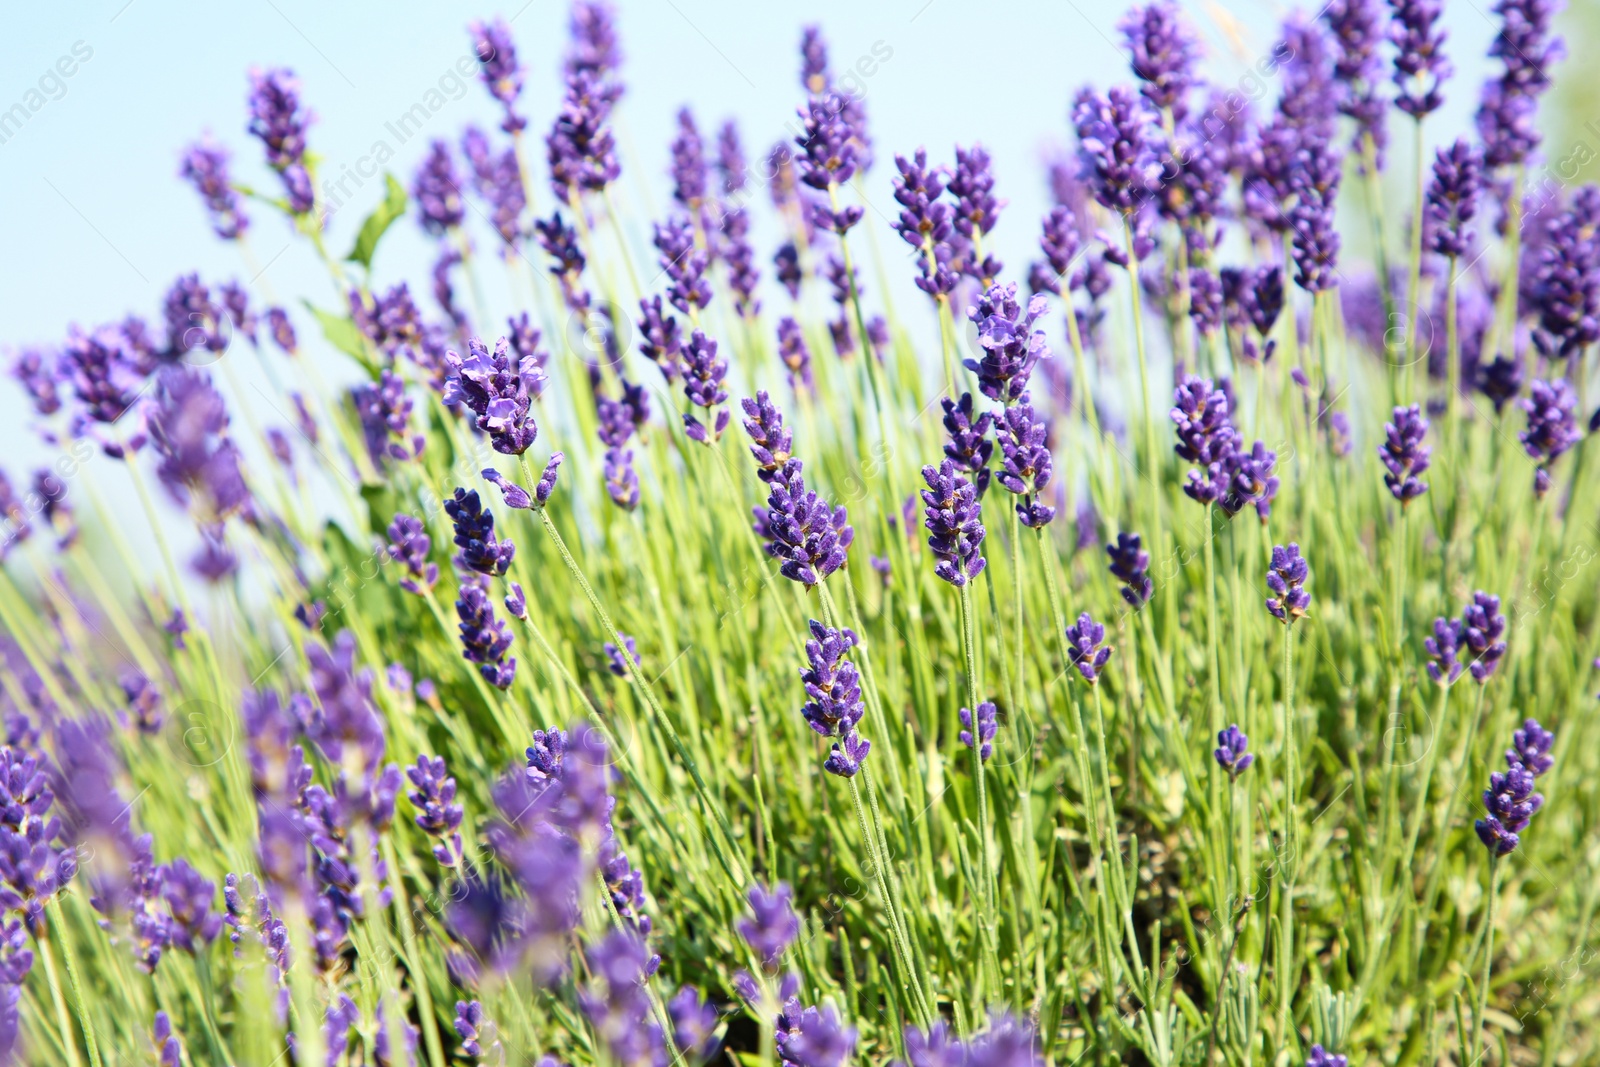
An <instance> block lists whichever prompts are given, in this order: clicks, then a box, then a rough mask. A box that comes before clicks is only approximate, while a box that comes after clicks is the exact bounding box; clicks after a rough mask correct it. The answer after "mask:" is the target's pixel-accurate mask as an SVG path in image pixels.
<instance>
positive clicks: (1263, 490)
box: [1185, 441, 1278, 524]
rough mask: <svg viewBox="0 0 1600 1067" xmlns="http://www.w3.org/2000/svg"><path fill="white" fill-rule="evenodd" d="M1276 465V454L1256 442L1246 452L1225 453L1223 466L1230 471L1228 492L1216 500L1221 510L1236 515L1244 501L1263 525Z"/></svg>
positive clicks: (1274, 487)
mask: <svg viewBox="0 0 1600 1067" xmlns="http://www.w3.org/2000/svg"><path fill="white" fill-rule="evenodd" d="M1277 464H1278V454H1277V453H1276V452H1273V451H1271V450H1269V449H1268V448H1267V446H1266V445H1265V444H1264V443H1262V442H1260V441H1257V442H1256V443H1255V444H1254V445H1252V446H1251V448H1250V451H1248V452H1243V451H1235V452H1234V453H1233V454H1232V455H1231V456H1229V457H1228V462H1227V464H1226V466H1227V468H1228V470H1229V471H1230V472H1231V473H1230V474H1229V478H1228V491H1227V493H1225V494H1223V497H1222V499H1221V501H1220V503H1221V505H1222V510H1223V511H1226V512H1227V513H1228V514H1229V515H1236V514H1238V513H1239V512H1240V511H1242V510H1244V507H1245V505H1247V504H1248V505H1250V506H1251V507H1254V508H1255V509H1256V514H1257V515H1259V516H1260V517H1261V521H1262V523H1263V524H1265V523H1266V521H1267V519H1268V517H1269V516H1270V515H1271V514H1272V498H1273V497H1275V496H1277V495H1278V476H1277V475H1276V474H1274V473H1273V471H1274V470H1275V469H1276V467H1277ZM1185 488H1187V487H1185Z"/></svg>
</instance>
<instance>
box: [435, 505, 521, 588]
mask: <svg viewBox="0 0 1600 1067" xmlns="http://www.w3.org/2000/svg"><path fill="white" fill-rule="evenodd" d="M444 510H445V514H446V515H449V516H450V521H451V522H453V523H454V524H455V543H456V545H457V547H459V548H460V549H461V552H460V553H459V554H458V555H457V556H456V565H457V566H459V567H461V568H462V569H463V570H469V571H477V572H478V573H479V574H485V575H488V576H490V577H493V576H495V575H503V574H505V572H506V570H507V569H508V568H509V567H510V566H511V559H512V557H513V556H515V555H516V552H517V546H516V545H514V544H512V542H511V540H510V539H509V538H507V539H506V540H504V541H497V540H496V539H495V536H494V515H493V514H491V513H490V512H489V511H488V510H487V509H486V508H484V506H483V504H482V503H481V502H480V501H479V499H478V491H477V490H476V489H460V488H458V489H457V490H456V492H455V496H454V498H453V499H450V500H446V501H445V502H444Z"/></svg>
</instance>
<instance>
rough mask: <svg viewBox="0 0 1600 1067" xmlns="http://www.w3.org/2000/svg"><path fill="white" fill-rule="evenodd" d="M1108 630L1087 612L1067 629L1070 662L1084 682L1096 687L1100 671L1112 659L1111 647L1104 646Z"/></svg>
mask: <svg viewBox="0 0 1600 1067" xmlns="http://www.w3.org/2000/svg"><path fill="white" fill-rule="evenodd" d="M1105 637H1106V628H1105V627H1104V626H1102V625H1100V624H1099V623H1097V622H1095V621H1094V619H1093V618H1092V617H1091V616H1090V615H1089V613H1088V612H1087V611H1086V612H1084V613H1083V614H1081V615H1079V616H1078V621H1077V622H1075V623H1073V624H1072V625H1071V626H1068V627H1067V645H1068V647H1069V648H1070V650H1071V651H1070V654H1069V658H1070V662H1071V664H1072V666H1074V667H1077V668H1078V673H1079V674H1081V675H1083V680H1084V681H1086V682H1088V683H1089V684H1090V685H1094V684H1095V683H1096V682H1098V681H1099V680H1100V671H1101V670H1102V669H1104V667H1105V665H1106V661H1107V660H1109V659H1110V658H1111V647H1110V646H1109V645H1104V646H1103V645H1102V644H1101V642H1102V641H1104V640H1105Z"/></svg>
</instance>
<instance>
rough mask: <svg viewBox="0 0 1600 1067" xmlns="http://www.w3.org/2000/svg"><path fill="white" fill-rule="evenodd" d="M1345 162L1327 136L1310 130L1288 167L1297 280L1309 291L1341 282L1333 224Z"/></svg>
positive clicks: (1299, 284) (1314, 291)
mask: <svg viewBox="0 0 1600 1067" xmlns="http://www.w3.org/2000/svg"><path fill="white" fill-rule="evenodd" d="M1342 163H1343V156H1342V154H1341V153H1340V152H1339V151H1338V150H1337V149H1335V148H1334V147H1333V146H1332V144H1331V143H1330V142H1329V140H1328V138H1327V137H1325V136H1323V134H1322V133H1321V132H1315V133H1313V132H1310V131H1308V132H1307V134H1306V135H1305V136H1304V137H1303V138H1302V142H1301V148H1300V150H1299V152H1297V153H1296V154H1295V157H1294V162H1293V164H1292V165H1291V167H1290V170H1289V188H1290V191H1291V192H1292V193H1293V194H1294V197H1295V204H1294V207H1293V208H1291V209H1290V211H1289V227H1290V229H1291V230H1292V231H1293V252H1294V266H1295V277H1294V280H1295V284H1296V285H1298V286H1300V288H1302V289H1304V290H1305V291H1306V292H1309V293H1319V292H1322V291H1324V290H1327V289H1332V288H1333V287H1334V286H1335V285H1336V284H1338V283H1337V280H1336V275H1337V274H1338V272H1339V247H1340V239H1339V231H1338V230H1337V229H1336V228H1335V226H1334V208H1335V201H1336V200H1337V199H1338V196H1339V180H1340V177H1341V175H1342V168H1341V164H1342Z"/></svg>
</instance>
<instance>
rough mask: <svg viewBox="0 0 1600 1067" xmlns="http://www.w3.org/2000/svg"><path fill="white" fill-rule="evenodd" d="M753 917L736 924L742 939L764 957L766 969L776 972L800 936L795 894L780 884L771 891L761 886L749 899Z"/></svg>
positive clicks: (752, 887)
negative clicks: (787, 950)
mask: <svg viewBox="0 0 1600 1067" xmlns="http://www.w3.org/2000/svg"><path fill="white" fill-rule="evenodd" d="M746 899H747V900H749V901H750V912H751V915H750V917H748V918H743V919H740V920H739V921H738V923H737V924H735V928H736V929H737V930H738V931H739V936H740V937H742V938H744V940H745V943H746V944H748V945H749V946H750V947H751V948H752V949H754V950H755V952H756V955H758V956H760V957H761V965H762V967H764V968H766V969H768V970H775V969H776V968H777V965H778V959H779V958H780V957H781V956H782V955H783V953H784V951H785V950H786V949H787V948H788V947H789V946H790V945H792V944H794V939H795V938H797V937H799V936H800V916H798V915H796V914H795V911H794V904H793V901H794V890H792V889H790V888H789V884H788V883H787V882H779V883H778V884H777V885H775V886H773V887H772V889H771V891H768V890H766V889H763V888H761V886H759V885H753V886H751V887H750V892H749V894H748V895H747V896H746Z"/></svg>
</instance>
